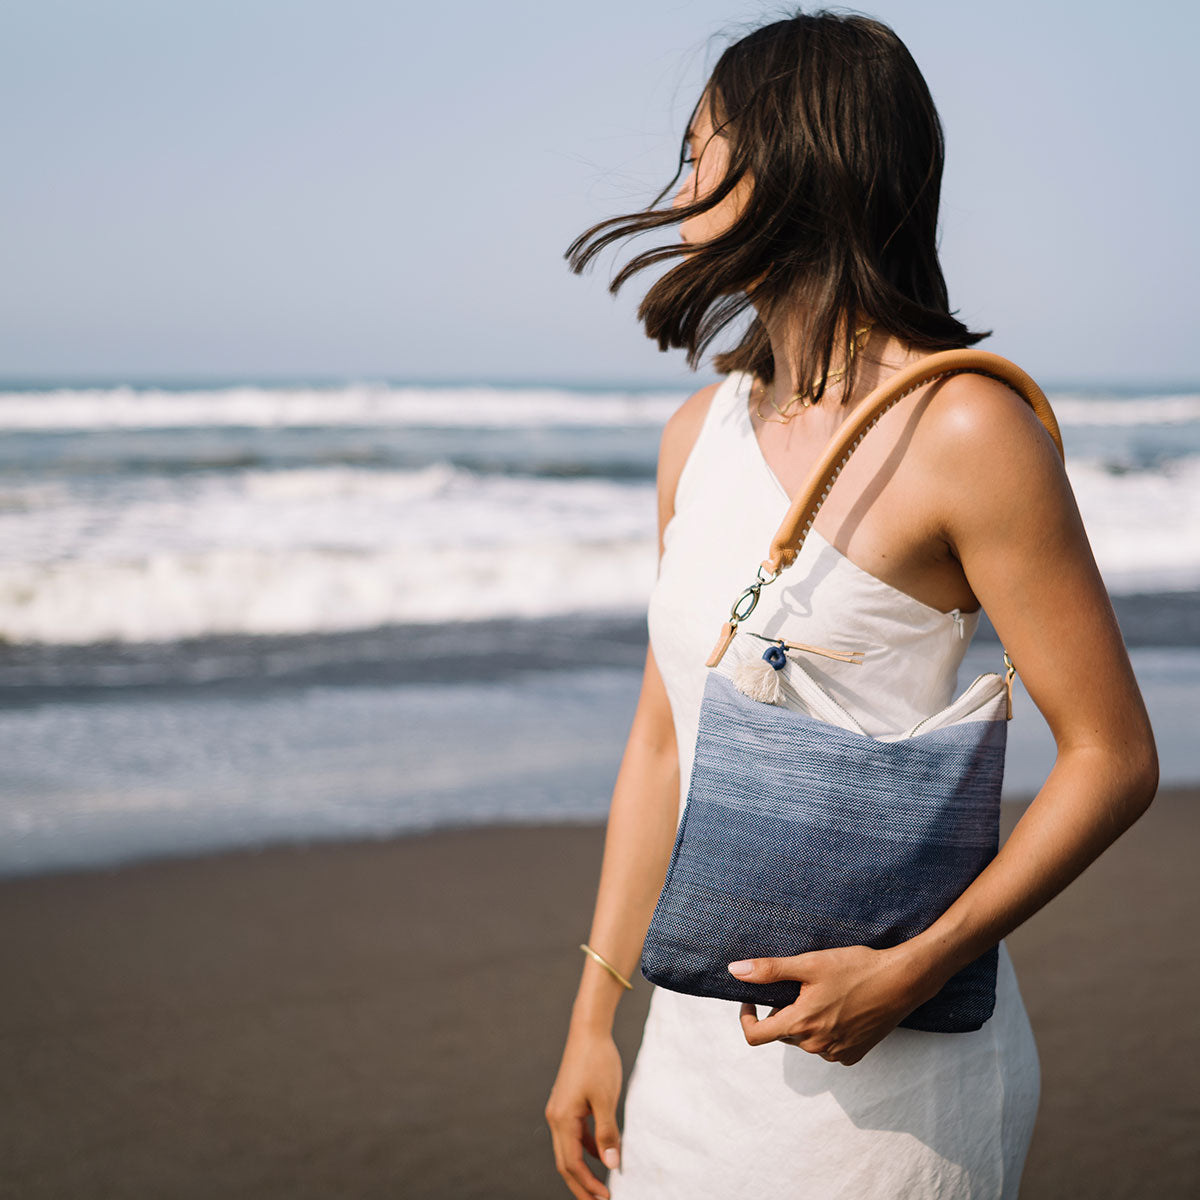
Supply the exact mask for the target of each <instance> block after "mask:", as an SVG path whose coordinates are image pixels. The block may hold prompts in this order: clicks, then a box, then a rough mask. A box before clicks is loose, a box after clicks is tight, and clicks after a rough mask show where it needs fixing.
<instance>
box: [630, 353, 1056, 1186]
mask: <svg viewBox="0 0 1200 1200" xmlns="http://www.w3.org/2000/svg"><path fill="white" fill-rule="evenodd" d="M751 383H752V378H751V376H750V375H749V374H747V373H744V372H735V373H734V374H731V375H729V376H727V377H726V379H725V380H724V382H723V383H722V384H721V385H720V387H719V388H718V390H717V391H716V393H715V395H714V396H713V400H712V404H711V407H710V408H709V410H708V413H707V415H706V417H705V420H704V423H703V425H702V427H701V431H700V434H699V436H698V438H697V440H696V442H695V444H694V446H693V448H692V451H691V454H690V456H689V457H688V459H687V462H686V463H685V464H684V468H683V471H682V474H681V476H680V479H679V483H678V489H677V492H676V498H675V514H674V516H673V517H672V519H671V521H670V523H669V524H668V525H667V527H666V529H665V531H664V535H663V556H662V561H661V565H660V568H659V574H658V579H657V581H656V582H655V584H654V587H653V590H652V592H651V595H650V599H649V605H648V612H647V624H648V629H649V635H650V643H651V646H652V648H653V651H654V657H655V660H656V662H657V664H658V668H659V671H660V673H661V675H662V679H663V682H664V684H665V686H666V690H667V693H668V696H669V699H670V703H671V709H672V713H673V717H674V724H675V732H676V736H677V739H678V743H679V762H680V779H681V789H680V810H679V817H680V818H682V815H683V806H684V804H686V797H687V788H688V781H689V778H690V775H691V769H692V756H693V750H694V745H695V740H696V731H697V725H698V719H699V711H700V701H701V694H702V691H703V688H704V681H705V675H706V672H707V671H708V669H709V668H707V667H706V666H705V665H704V662H705V659H706V658H707V657H708V655H709V652H710V651H711V650H712V647H713V643H714V642H715V641H716V638H717V634H718V633H719V631H720V627H721V624H722V622H723V621H724V620H725V619H726V618H727V616H728V614H729V606H730V605H731V604H732V603H733V601H734V598H735V597H736V596H737V595H738V594H739V593H740V592H741V591H742V589H743V588H745V587H746V585H747V584H748V583H749V582H750V581H751V580H752V578H753V577H754V572H755V569H756V567H757V565H758V563H759V562H760V561H761V559H762V558H763V557H764V556H765V555H766V553H767V549H768V547H769V545H770V541H771V537H772V535H773V534H774V533H775V530H776V529H777V528H778V526H779V523H780V522H781V521H782V519H783V516H784V514H785V513H786V512H787V509H788V507H789V498H788V495H787V493H786V491H785V490H784V488H783V486H782V485H781V484H780V482H779V480H778V478H777V477H776V476H775V474H774V472H772V471H771V469H770V467H769V466H768V465H767V462H766V459H765V458H764V457H763V455H762V451H761V449H760V448H759V444H758V441H757V438H756V437H755V432H754V427H753V425H752V424H751V419H750V413H749V408H748V404H747V399H748V395H749V390H750V386H751ZM835 486H836V484H835ZM978 623H979V613H978V611H976V612H974V613H963V612H959V611H958V610H955V611H953V612H950V613H945V612H942V611H941V610H939V609H936V608H932V607H931V606H929V605H927V604H925V603H923V602H921V601H919V600H917V599H916V598H915V597H912V596H909V595H908V594H907V593H905V592H901V591H899V590H898V589H896V588H894V587H892V586H891V585H890V584H887V583H884V582H883V580H881V579H878V578H877V577H876V576H874V575H871V574H869V573H868V572H866V571H864V570H862V569H861V568H859V567H858V566H856V565H855V564H854V563H853V562H851V561H850V559H848V558H846V557H845V556H844V555H843V554H842V553H841V552H840V551H839V550H837V549H836V548H835V547H833V546H832V545H831V544H830V543H829V542H828V541H826V540H825V538H823V537H822V536H821V535H820V534H819V533H817V532H816V530H815V529H814V530H811V531H810V533H809V536H808V537H807V538H806V540H805V542H804V545H803V547H802V548H801V551H800V553H799V555H798V556H797V558H796V561H795V562H794V563H793V564H792V565H791V566H790V567H788V568H787V569H786V570H785V571H784V572H783V573H782V574H781V575H780V576H779V578H778V579H777V580H776V581H775V582H774V583H772V584H771V585H770V586H769V587H765V588H763V590H762V592H761V594H760V598H759V603H758V606H757V608H756V609H755V610H754V612H753V614H752V616H751V617H750V618H749V619H748V620H747V621H746V622H745V623H744V626H743V631H742V633H741V634H739V636H744V635H745V631H746V630H755V631H757V632H761V633H765V634H768V635H770V636H776V635H778V636H780V637H785V638H788V639H789V640H795V641H802V642H807V643H810V644H813V645H817V646H825V647H829V648H831V649H846V650H849V649H855V648H857V649H861V650H863V651H865V654H864V657H863V661H862V663H861V664H858V665H854V664H846V663H841V662H838V661H836V660H833V659H827V658H821V657H817V656H815V655H811V654H803V655H802V656H801V657H802V658H803V661H804V666H805V668H806V670H808V671H809V672H810V673H811V674H812V675H813V676H814V678H815V679H816V680H817V682H818V683H820V684H821V685H822V686H823V687H824V688H825V689H826V690H827V691H828V692H830V693H831V694H832V695H833V697H834V698H835V699H836V700H838V701H839V702H840V703H841V704H842V705H843V707H845V708H846V709H848V710H849V711H850V712H851V714H852V715H853V716H854V717H856V718H857V719H858V721H859V722H860V723H861V724H862V727H863V729H864V730H865V731H866V732H867V733H869V734H871V735H873V736H880V735H882V734H886V733H889V732H900V731H902V730H904V729H907V728H909V727H911V726H912V725H913V724H915V723H916V722H917V721H919V720H920V719H921V718H923V717H925V716H928V715H930V714H931V713H934V712H937V711H938V710H939V709H941V708H944V707H945V706H946V705H947V704H949V703H950V701H951V700H953V699H954V698H955V696H956V695H958V690H957V673H958V667H959V664H960V663H961V661H962V658H963V654H964V653H965V651H966V648H967V646H968V644H969V642H970V639H971V637H972V636H973V635H974V633H975V629H976V627H977V625H978ZM997 657H999V652H997ZM997 667H999V664H997ZM643 983H645V980H643ZM647 986H651V985H647ZM767 1011H769V1009H767V1008H766V1007H765V1006H760V1007H759V1009H758V1014H759V1017H760V1018H761V1017H765V1016H766V1013H767ZM738 1018H739V1005H738V1003H737V1002H734V1001H729V1000H721V999H712V998H709V997H702V996H689V995H684V994H682V993H679V992H674V991H671V990H669V989H667V988H661V987H656V988H654V993H653V995H652V997H651V1001H650V1009H649V1013H648V1016H647V1018H646V1024H645V1028H644V1031H643V1035H642V1043H641V1047H640V1049H639V1051H638V1054H637V1058H636V1060H635V1062H634V1065H633V1068H632V1070H631V1072H630V1075H629V1080H628V1087H627V1091H626V1097H625V1113H624V1128H623V1130H622V1134H621V1165H620V1167H619V1168H618V1169H617V1170H614V1171H611V1172H610V1173H609V1177H608V1186H609V1189H610V1192H611V1195H612V1200H707V1198H709V1197H711V1198H713V1200H718V1198H719V1200H728V1198H729V1197H734V1196H746V1197H754V1198H758V1197H770V1198H771V1200H792V1198H795V1200H801V1198H803V1200H835V1198H837V1200H926V1198H930V1197H937V1198H938V1200H959V1198H961V1200H967V1198H968V1197H970V1198H971V1200H1010V1198H1011V1197H1015V1196H1017V1194H1018V1187H1019V1184H1020V1178H1021V1171H1022V1168H1023V1167H1024V1163H1025V1156H1026V1151H1027V1150H1028V1147H1029V1142H1030V1139H1031V1137H1032V1134H1033V1125H1034V1119H1035V1116H1036V1113H1037V1107H1038V1101H1039V1098H1040V1094H1041V1071H1040V1064H1039V1059H1038V1053H1037V1046H1036V1043H1035V1041H1034V1036H1033V1031H1032V1029H1031V1027H1030V1024H1029V1019H1028V1016H1027V1014H1026V1010H1025V1006H1024V1003H1023V1001H1022V998H1021V994H1020V991H1019V990H1018V987H1017V980H1016V976H1015V974H1014V971H1013V966H1012V961H1011V959H1010V957H1009V954H1008V948H1007V946H1006V945H1005V943H1004V941H1001V942H1000V944H999V964H998V981H997V996H996V1007H995V1011H994V1013H993V1015H992V1016H991V1018H990V1019H989V1020H988V1021H986V1022H985V1023H984V1025H983V1026H982V1028H980V1029H978V1030H974V1031H972V1032H969V1033H952V1034H946V1033H931V1032H926V1031H923V1030H915V1029H905V1028H896V1029H894V1030H892V1032H891V1033H889V1034H888V1035H887V1036H886V1037H885V1038H884V1039H883V1040H882V1041H881V1042H879V1043H878V1044H877V1045H875V1046H874V1047H872V1049H871V1050H870V1051H868V1053H867V1054H866V1055H865V1056H864V1057H863V1058H862V1059H861V1060H860V1061H859V1062H857V1063H855V1064H853V1065H851V1066H844V1065H842V1064H841V1063H830V1062H826V1061H825V1060H824V1059H822V1058H820V1057H819V1056H818V1055H815V1054H811V1053H809V1052H808V1051H805V1050H803V1049H801V1048H800V1047H798V1046H790V1045H787V1044H786V1043H783V1042H778V1041H775V1042H768V1043H767V1044H765V1045H762V1046H751V1045H749V1044H748V1043H747V1041H746V1039H745V1035H744V1033H743V1032H742V1027H741V1024H740V1022H739V1019H738Z"/></svg>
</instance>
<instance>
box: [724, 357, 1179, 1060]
mask: <svg viewBox="0 0 1200 1200" xmlns="http://www.w3.org/2000/svg"><path fill="white" fill-rule="evenodd" d="M921 403H922V406H923V407H922V411H921V412H920V417H919V420H918V422H917V424H918V430H919V431H918V434H917V436H915V437H914V438H913V440H912V442H911V443H910V446H909V452H910V453H914V454H916V455H917V456H918V462H917V464H916V465H917V466H918V467H919V468H920V470H921V474H922V477H923V478H924V479H926V480H928V486H929V492H928V495H929V499H930V501H931V505H932V507H931V509H930V511H931V512H933V513H936V514H938V516H937V521H938V523H939V526H940V528H939V530H938V534H939V536H940V537H941V538H942V539H943V540H944V542H945V543H946V545H947V546H948V547H949V549H950V552H951V553H953V554H954V555H955V557H956V558H957V559H958V561H959V563H960V564H961V566H962V569H963V572H964V573H965V575H966V577H967V581H968V582H969V583H970V585H971V589H972V590H973V591H974V593H975V595H976V596H977V597H978V599H979V601H980V603H981V604H982V606H983V608H984V609H985V610H986V612H987V614H988V618H989V619H990V620H991V622H992V624H993V626H994V627H995V629H996V632H997V633H998V634H999V636H1000V639H1001V641H1002V642H1003V644H1004V647H1005V649H1007V651H1008V653H1009V657H1010V658H1011V660H1012V661H1013V663H1014V664H1015V665H1016V668H1017V670H1018V672H1019V674H1020V676H1021V679H1022V680H1023V681H1024V684H1025V687H1026V690H1027V691H1028V692H1029V695H1030V696H1031V697H1032V699H1033V701H1034V703H1035V704H1036V705H1037V707H1038V709H1039V710H1040V711H1041V713H1042V715H1043V716H1044V717H1045V718H1046V721H1047V723H1048V724H1049V726H1050V730H1051V732H1052V733H1053V735H1054V740H1055V743H1056V745H1057V755H1056V758H1055V761H1054V767H1053V769H1052V770H1051V772H1050V774H1049V776H1048V777H1047V779H1046V782H1045V784H1044V785H1043V786H1042V787H1041V789H1040V790H1039V791H1038V793H1037V796H1036V797H1035V798H1034V800H1033V801H1032V803H1031V804H1030V805H1029V807H1028V808H1027V809H1026V811H1025V813H1024V814H1023V815H1022V816H1021V819H1020V820H1019V821H1018V822H1017V824H1016V826H1015V828H1014V829H1013V831H1012V833H1011V834H1010V835H1009V837H1008V839H1007V841H1006V842H1005V843H1004V845H1003V846H1002V847H1001V848H1000V852H999V853H998V854H997V855H996V857H995V858H994V859H993V860H992V861H991V862H990V863H989V864H988V865H987V867H986V868H985V869H984V870H983V871H982V872H981V873H980V874H979V875H978V876H977V877H976V878H975V879H974V880H973V881H972V883H971V885H970V886H969V887H968V888H967V889H966V890H965V891H964V892H963V893H962V894H961V895H960V896H959V897H958V899H957V900H956V901H955V902H954V904H953V905H951V907H950V908H949V909H948V910H947V911H946V912H945V913H943V914H942V916H941V917H939V918H938V919H937V920H936V921H935V922H934V923H933V924H932V925H930V926H929V927H928V928H927V929H926V930H925V931H924V932H922V933H920V934H918V935H917V936H916V937H914V938H911V939H909V940H908V941H906V942H902V943H901V944H900V945H898V946H895V947H892V948H890V949H887V950H873V949H869V948H867V947H865V946H854V947H844V948H840V949H835V950H819V951H812V952H809V953H806V954H800V955H794V956H791V957H782V958H762V959H750V960H748V961H747V964H733V966H732V967H731V969H733V968H734V967H736V968H738V969H736V970H734V974H737V975H738V976H739V977H740V978H742V979H748V980H750V981H752V982H756V983H766V982H769V981H771V980H773V979H801V980H802V981H804V984H805V986H804V987H802V988H801V991H800V994H799V997H798V998H797V1000H796V1001H795V1002H794V1003H793V1004H792V1005H789V1006H787V1008H785V1009H773V1010H772V1012H771V1013H770V1014H769V1015H768V1016H767V1017H766V1018H764V1019H759V1018H758V1016H757V1014H756V1012H755V1007H754V1006H753V1005H751V1004H743V1005H742V1009H741V1023H742V1027H743V1030H744V1032H745V1035H746V1039H747V1041H748V1042H750V1043H751V1044H752V1045H761V1044H763V1043H765V1042H768V1041H774V1040H781V1041H790V1042H792V1044H794V1045H798V1046H800V1047H801V1048H802V1049H805V1050H808V1051H810V1052H812V1053H817V1054H820V1055H821V1057H823V1058H826V1059H828V1060H829V1061H831V1062H841V1063H844V1064H846V1065H850V1064H852V1063H855V1062H857V1061H859V1059H861V1058H862V1057H863V1056H864V1055H865V1054H866V1053H867V1052H868V1051H869V1050H870V1049H871V1047H872V1046H873V1045H875V1044H876V1043H878V1042H879V1041H880V1040H881V1039H882V1038H883V1037H885V1036H886V1035H887V1033H889V1032H890V1031H891V1029H893V1028H895V1026H896V1024H897V1023H898V1022H899V1021H900V1020H902V1019H903V1018H904V1016H905V1015H906V1014H907V1013H909V1012H911V1011H912V1010H913V1009H914V1008H916V1007H917V1006H918V1005H920V1004H923V1003H924V1002H925V1001H926V1000H929V999H931V998H932V997H933V996H935V995H936V994H937V993H938V991H940V990H941V988H942V986H943V985H944V984H945V982H946V981H947V980H948V979H949V978H950V977H951V976H952V975H954V974H955V973H956V972H957V971H959V970H960V969H961V968H963V967H965V966H966V965H967V964H968V963H970V962H973V961H974V960H975V959H976V958H978V957H979V956H980V955H981V954H983V953H984V952H985V951H986V950H988V949H989V948H990V947H992V946H994V945H995V944H996V943H997V942H999V941H1000V939H1001V938H1003V937H1005V936H1007V934H1009V933H1010V932H1011V931H1012V930H1013V929H1015V928H1016V927H1017V926H1018V925H1020V924H1021V923H1022V922H1023V921H1025V920H1027V919H1028V918H1029V917H1030V916H1031V915H1032V914H1033V913H1035V912H1037V911H1038V909H1040V908H1042V907H1043V906H1044V905H1045V904H1046V903H1047V902H1048V901H1049V900H1051V899H1052V898H1053V897H1054V896H1056V895H1057V894H1058V893H1059V892H1061V891H1062V890H1063V889H1064V888H1065V887H1066V886H1067V885H1068V884H1069V883H1071V881H1072V880H1074V879H1075V878H1076V877H1077V876H1079V875H1080V874H1081V873H1082V872H1083V871H1084V870H1085V868H1087V867H1088V866H1089V865H1090V864H1091V863H1092V862H1094V861H1095V860H1096V859H1097V858H1098V857H1099V856H1100V855H1101V854H1102V853H1103V852H1104V850H1105V849H1107V847H1108V846H1110V845H1111V844H1112V843H1113V842H1115V841H1116V840H1117V838H1118V837H1120V836H1121V834H1122V833H1124V832H1125V831H1126V830H1127V829H1128V828H1129V827H1130V826H1131V825H1132V824H1133V823H1134V822H1135V821H1136V820H1137V819H1138V818H1139V817H1140V816H1141V815H1142V814H1143V813H1144V812H1145V811H1146V809H1147V808H1148V807H1149V805H1150V803H1151V801H1152V799H1153V798H1154V794H1155V792H1156V791H1157V789H1158V754H1157V750H1156V748H1155V744H1154V735H1153V732H1152V731H1151V728H1150V719H1149V716H1148V714H1147V712H1146V706H1145V703H1144V702H1143V700H1142V695H1141V692H1140V690H1139V688H1138V685H1137V681H1136V679H1135V678H1134V674H1133V668H1132V665H1131V664H1130V661H1129V655H1128V653H1127V652H1126V649H1125V643H1124V640H1123V639H1122V637H1121V631H1120V628H1119V627H1118V625H1117V619H1116V615H1115V613H1114V612H1113V608H1112V603H1111V601H1110V600H1109V597H1108V591H1107V589H1106V588H1105V586H1104V581H1103V579H1102V578H1101V575H1100V571H1099V569H1098V567H1097V566H1096V561H1095V558H1094V557H1093V555H1092V550H1091V546H1090V544H1089V543H1088V539H1087V534H1086V533H1085V531H1084V527H1083V521H1082V519H1081V518H1080V515H1079V509H1078V506H1077V505H1076V502H1075V496H1074V493H1073V492H1072V491H1071V487H1070V483H1069V482H1068V479H1067V475H1066V471H1065V469H1064V466H1063V462H1062V460H1061V459H1060V458H1059V456H1058V451H1057V450H1056V449H1055V446H1054V443H1053V441H1052V440H1051V438H1050V435H1049V434H1048V433H1047V432H1046V430H1045V428H1044V427H1043V426H1042V424H1041V422H1040V421H1039V420H1038V418H1037V416H1036V414H1035V413H1034V412H1033V410H1032V408H1030V406H1029V405H1028V404H1027V403H1026V402H1025V401H1024V400H1023V399H1022V398H1021V397H1020V396H1018V395H1017V394H1016V393H1015V392H1013V391H1012V390H1011V389H1009V388H1008V387H1007V386H1005V385H1004V384H1002V383H1000V382H998V381H996V380H993V379H990V378H988V377H985V376H980V375H958V376H952V377H951V378H950V379H948V380H946V381H944V382H943V383H942V384H940V385H938V386H937V387H936V388H935V389H931V391H930V393H928V394H927V396H926V398H924V399H923V400H922V402H921ZM743 968H745V969H743Z"/></svg>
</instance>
